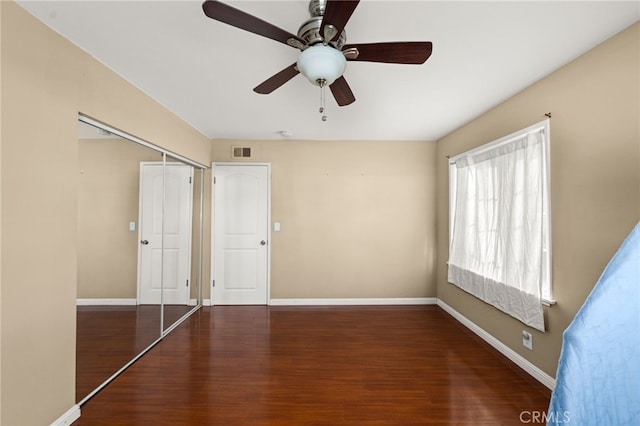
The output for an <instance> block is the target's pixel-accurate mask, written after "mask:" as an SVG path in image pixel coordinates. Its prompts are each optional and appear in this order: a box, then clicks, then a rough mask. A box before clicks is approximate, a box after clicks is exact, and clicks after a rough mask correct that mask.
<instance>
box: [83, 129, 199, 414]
mask: <svg viewBox="0 0 640 426" xmlns="http://www.w3.org/2000/svg"><path fill="white" fill-rule="evenodd" d="M78 165H79V175H78V176H79V177H78V287H77V341H76V348H77V349H76V400H77V401H78V402H81V401H83V400H84V399H85V398H87V396H90V395H91V394H92V393H93V392H94V391H95V390H96V389H97V388H99V387H101V386H102V385H103V384H104V383H105V381H107V380H109V379H110V378H112V376H113V375H114V374H116V373H117V372H118V371H119V370H120V369H121V368H123V367H124V366H125V365H127V364H128V363H129V362H131V361H132V360H133V359H134V358H135V357H136V356H138V355H139V354H141V353H142V352H144V351H145V350H146V349H147V348H149V347H150V346H151V345H152V344H154V343H155V342H156V341H158V339H159V338H160V337H161V336H162V333H163V331H165V330H167V329H169V328H170V327H171V326H172V325H174V324H176V321H178V320H180V319H181V318H184V317H186V316H187V315H188V313H189V312H190V311H193V310H195V309H197V308H198V307H199V306H200V300H201V298H200V297H199V293H200V280H199V278H200V277H199V271H200V266H199V264H200V257H199V250H200V247H201V244H199V242H200V241H201V235H200V234H199V233H200V231H201V229H200V228H201V221H200V217H199V216H198V213H199V205H198V206H196V208H194V199H195V200H196V201H197V202H199V201H200V196H201V195H200V192H194V189H197V191H200V190H201V182H200V180H199V176H200V175H201V173H202V170H201V169H199V168H195V169H194V167H192V166H191V165H189V164H186V163H184V162H181V161H178V160H177V159H172V158H169V157H167V155H166V154H164V153H162V152H160V151H158V150H156V149H153V148H152V147H147V146H144V145H141V144H139V143H136V142H133V141H130V140H128V139H124V138H122V137H119V136H117V135H114V134H111V133H110V132H108V131H106V130H105V129H102V128H98V127H94V126H92V125H89V124H87V123H84V122H82V121H79V124H78ZM196 178H198V179H196ZM196 194H197V195H196Z"/></svg>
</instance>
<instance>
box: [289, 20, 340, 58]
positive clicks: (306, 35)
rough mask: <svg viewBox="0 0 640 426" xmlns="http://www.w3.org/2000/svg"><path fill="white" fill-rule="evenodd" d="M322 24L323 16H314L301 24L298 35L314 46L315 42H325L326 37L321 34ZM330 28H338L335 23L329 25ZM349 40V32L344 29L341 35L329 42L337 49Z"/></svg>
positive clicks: (308, 44)
mask: <svg viewBox="0 0 640 426" xmlns="http://www.w3.org/2000/svg"><path fill="white" fill-rule="evenodd" d="M321 25H322V16H314V17H311V18H309V19H307V20H306V21H304V23H303V24H302V25H301V26H300V29H299V30H298V37H300V38H301V39H302V40H304V41H305V43H306V44H307V46H313V45H314V44H318V43H324V42H325V41H324V37H323V36H322V35H321V34H320V26H321ZM327 26H328V27H330V28H333V29H335V30H337V28H335V27H334V26H333V25H327ZM346 41H347V33H346V31H344V30H343V31H342V33H341V34H340V36H339V37H338V38H337V39H336V40H333V41H330V42H329V43H328V44H330V45H331V46H333V47H335V48H336V49H338V50H340V49H342V46H344V44H345V43H346Z"/></svg>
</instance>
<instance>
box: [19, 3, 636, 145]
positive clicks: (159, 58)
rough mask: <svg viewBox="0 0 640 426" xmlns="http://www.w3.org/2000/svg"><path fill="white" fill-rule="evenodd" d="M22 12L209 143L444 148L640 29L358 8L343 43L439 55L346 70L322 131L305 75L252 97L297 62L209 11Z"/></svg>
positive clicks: (578, 6)
mask: <svg viewBox="0 0 640 426" xmlns="http://www.w3.org/2000/svg"><path fill="white" fill-rule="evenodd" d="M18 3H19V4H20V5H21V6H22V7H24V8H25V9H27V10H28V11H29V12H30V13H31V14H33V15H35V16H36V17H37V18H38V19H40V20H41V21H43V22H45V23H46V24H47V25H49V26H50V27H52V28H53V29H54V30H55V31H57V32H59V33H60V34H62V35H63V36H64V37H66V38H68V39H69V40H71V41H72V42H73V43H75V44H76V45H78V46H79V47H80V48H82V49H83V50H85V51H87V52H89V53H90V54H91V55H93V56H94V57H95V58H97V59H98V60H99V61H101V62H102V63H104V64H105V65H107V66H108V67H109V68H111V69H112V70H114V71H115V72H117V73H118V74H120V75H121V76H123V77H124V78H125V79H127V80H129V81H130V82H131V83H133V84H134V85H135V86H137V87H138V88H140V89H141V90H143V91H144V92H145V93H147V94H148V95H149V96H151V97H152V98H154V99H155V100H157V101H158V102H160V103H161V104H163V105H165V106H166V107H167V108H168V109H170V110H171V111H173V112H174V113H175V114H177V115H178V116H180V117H182V118H183V119H184V120H185V121H187V122H188V123H190V124H191V125H192V126H193V127H195V128H196V129H198V130H199V131H200V132H202V133H203V134H205V135H206V136H208V137H209V138H233V139H280V138H283V136H282V135H281V134H280V133H279V131H281V130H287V131H290V132H291V138H293V139H321V140H350V139H355V140H437V139H439V138H441V137H443V136H444V135H446V134H447V133H449V132H451V131H453V130H455V129H456V128H458V127H459V126H461V125H463V124H464V123H466V122H468V121H470V120H472V119H473V118H474V117H477V116H478V115H480V114H482V113H483V112H485V111H487V110H488V109H490V108H491V107H493V106H495V105H496V104H498V103H500V102H501V101H503V100H505V99H507V98H509V97H510V96H512V95H513V94H515V93H517V92H519V91H521V90H522V89H524V88H525V87H527V86H529V85H530V84H532V83H533V82H535V81H537V80H539V79H540V78H542V77H543V76H545V75H547V74H549V73H550V72H552V71H554V70H556V69H557V68H559V67H561V66H562V65H564V64H566V63H568V62H569V61H571V60H572V59H574V58H576V57H577V56H579V55H581V54H582V53H584V52H586V51H587V50H589V49H591V48H592V47H594V46H596V45H597V44H599V43H600V42H602V41H604V40H606V39H607V38H609V37H611V36H612V35H614V34H615V33H617V32H619V31H620V30H622V29H623V28H625V27H627V26H629V25H631V24H632V23H634V22H635V21H637V20H638V19H639V18H640V2H639V1H624V2H612V1H602V2H595V1H550V2H542V1H528V2H523V1H499V2H486V1H467V2H462V1H396V0H394V1H391V0H387V1H376V0H363V1H361V2H360V4H359V6H358V8H357V9H356V10H355V12H354V14H353V16H352V17H351V19H350V21H349V23H348V24H347V27H346V31H347V42H348V43H368V42H379V41H413V40H416V41H432V42H433V45H434V48H433V54H432V56H431V58H429V60H427V62H426V63H425V64H423V65H391V64H378V63H367V62H349V63H348V65H347V70H346V72H345V74H344V76H345V78H346V79H347V81H348V82H349V85H350V86H351V89H352V90H353V92H354V94H355V97H356V102H355V103H353V104H351V105H349V106H346V107H338V106H337V105H336V103H335V102H334V101H333V99H332V98H331V94H330V92H327V116H328V120H327V121H326V122H322V121H321V119H320V114H319V113H318V107H319V99H320V91H319V89H318V88H317V87H315V86H312V85H311V84H310V83H309V82H307V81H306V80H305V79H304V77H302V76H300V75H299V76H297V77H295V78H294V79H293V80H292V81H290V82H288V83H287V84H285V85H284V86H283V87H281V88H279V89H278V90H276V91H275V92H273V93H272V94H270V95H258V94H256V93H254V92H253V91H252V89H253V87H255V86H257V85H258V84H259V83H261V82H262V81H264V80H265V79H267V78H268V77H270V76H271V75H273V74H274V73H276V72H278V71H280V70H281V69H283V68H285V67H287V66H288V65H290V64H292V63H294V62H295V60H296V57H297V54H298V53H299V51H298V50H296V49H293V48H291V47H288V46H286V45H283V44H280V43H278V42H275V41H273V40H270V39H267V38H263V37H260V36H257V35H255V34H251V33H248V32H245V31H242V30H239V29H237V28H233V27H230V26H228V25H225V24H222V23H220V22H218V21H214V20H211V19H209V18H207V17H206V16H205V15H204V13H203V12H202V7H201V2H200V1H191V0H182V1H154V0H150V1H38V2H37V1H24V0H23V1H18ZM226 3H228V4H230V5H232V6H234V7H236V8H238V9H241V10H243V11H245V12H248V13H250V14H253V15H255V16H257V17H260V18H261V19H263V20H266V21H268V22H270V23H272V24H274V25H276V26H279V27H280V28H283V29H285V30H287V31H289V32H291V33H294V34H295V33H297V30H298V27H299V26H300V24H301V23H302V22H303V21H304V20H305V19H307V18H308V16H309V15H308V12H307V5H308V2H307V1H303V0H288V1H266V0H265V1H228V2H226ZM594 84H597V82H594ZM544 112H546V111H540V114H541V115H542V114H543V113H544ZM98 118H99V117H98Z"/></svg>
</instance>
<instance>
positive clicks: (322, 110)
mask: <svg viewBox="0 0 640 426" xmlns="http://www.w3.org/2000/svg"><path fill="white" fill-rule="evenodd" d="M319 86H320V109H319V111H320V114H322V121H327V116H326V114H324V99H325V95H324V94H325V86H326V84H325V81H324V80H322V81H319Z"/></svg>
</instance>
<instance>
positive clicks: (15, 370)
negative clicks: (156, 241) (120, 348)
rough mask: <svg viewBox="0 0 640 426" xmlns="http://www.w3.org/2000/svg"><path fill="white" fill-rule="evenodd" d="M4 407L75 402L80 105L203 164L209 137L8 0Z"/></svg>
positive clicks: (35, 415) (8, 414)
mask: <svg viewBox="0 0 640 426" xmlns="http://www.w3.org/2000/svg"><path fill="white" fill-rule="evenodd" d="M1 19H2V21H1V32H2V51H1V55H2V69H1V78H2V81H1V86H2V107H1V108H2V157H1V160H2V162H1V164H0V170H1V174H2V175H1V178H0V182H1V184H2V186H1V189H0V194H1V199H2V201H1V202H2V212H1V215H2V216H1V218H2V235H1V237H2V241H1V248H0V250H1V253H2V259H1V265H2V266H1V273H2V276H1V281H0V282H1V284H2V288H1V294H2V299H1V306H0V312H1V313H2V319H1V327H2V329H1V333H0V336H1V337H0V339H1V340H0V343H1V354H0V359H1V362H2V364H1V366H0V374H1V378H2V382H1V388H2V389H1V395H2V400H1V404H0V406H1V414H2V418H1V419H0V423H2V424H3V425H25V424H29V425H43V424H50V423H51V422H52V421H54V420H55V419H57V418H58V417H59V416H60V415H62V414H63V413H64V412H65V411H66V410H68V409H69V408H70V407H72V406H73V404H74V403H75V395H74V394H75V300H76V274H77V261H76V260H77V254H78V253H77V226H78V223H77V191H78V177H77V170H78V165H77V158H78V143H77V137H76V121H77V115H78V112H83V113H85V114H87V115H89V116H92V117H95V118H97V119H99V120H101V121H104V122H106V123H109V124H110V125H112V126H114V127H117V128H121V129H123V130H125V131H127V132H129V133H131V134H134V135H136V136H139V137H141V138H144V139H147V140H149V141H151V142H153V143H155V144H157V145H160V146H162V147H163V148H165V149H169V150H173V151H176V152H179V153H181V154H183V155H185V156H187V157H189V158H192V159H194V160H196V161H199V162H201V163H205V164H207V163H208V162H209V161H210V143H209V141H208V140H207V139H206V138H205V137H204V136H203V135H201V134H200V133H198V132H196V131H195V130H193V129H192V128H191V127H190V126H189V125H188V124H186V123H185V122H183V121H181V120H179V119H178V118H177V117H175V116H174V115H173V114H171V113H170V112H168V111H167V110H166V109H165V108H163V107H162V106H161V105H159V104H158V103H156V102H154V101H153V100H151V99H150V98H148V97H147V96H145V95H144V94H143V93H142V92H140V91H139V90H137V89H136V88H134V87H133V86H131V85H130V84H129V83H127V82H126V81H124V80H123V79H121V78H120V77H118V76H117V75H115V74H114V73H113V72H112V71H110V70H109V69H107V68H106V67H104V66H103V65H101V64H100V63H98V62H97V61H95V60H94V59H92V58H91V57H90V56H89V55H87V54H86V53H84V52H82V51H81V50H79V49H78V48H77V47H75V46H74V45H72V44H71V43H70V42H68V41H66V40H65V39H63V38H62V37H60V36H58V35H57V34H55V33H53V32H52V31H51V30H50V29H49V28H47V27H46V26H44V25H43V24H42V23H40V22H39V21H37V20H36V19H35V18H33V17H32V16H31V15H29V14H28V13H26V12H25V11H24V10H23V9H21V8H20V7H19V6H17V5H16V4H14V3H12V2H4V1H3V2H2V15H1Z"/></svg>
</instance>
